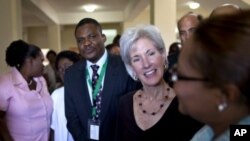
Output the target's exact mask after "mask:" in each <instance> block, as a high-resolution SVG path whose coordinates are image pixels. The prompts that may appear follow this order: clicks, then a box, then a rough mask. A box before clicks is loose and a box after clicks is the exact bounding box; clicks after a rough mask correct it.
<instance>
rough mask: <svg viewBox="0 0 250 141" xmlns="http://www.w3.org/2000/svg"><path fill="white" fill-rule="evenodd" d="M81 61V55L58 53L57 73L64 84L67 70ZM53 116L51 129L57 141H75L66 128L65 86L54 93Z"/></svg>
mask: <svg viewBox="0 0 250 141" xmlns="http://www.w3.org/2000/svg"><path fill="white" fill-rule="evenodd" d="M79 60H80V54H78V53H76V52H73V51H69V50H65V51H61V52H59V53H58V55H57V57H56V61H55V67H56V71H57V72H58V74H59V76H60V79H61V80H62V82H64V73H65V70H66V69H67V68H68V67H70V66H71V65H73V64H74V63H76V62H78V61H79ZM51 97H52V100H53V109H54V110H53V114H52V123H51V128H52V129H53V131H54V140H55V141H74V140H73V137H72V136H71V134H70V133H69V131H68V129H67V126H66V123H67V121H66V117H65V105H64V86H62V87H60V88H57V89H55V90H54V91H53V93H52V95H51Z"/></svg>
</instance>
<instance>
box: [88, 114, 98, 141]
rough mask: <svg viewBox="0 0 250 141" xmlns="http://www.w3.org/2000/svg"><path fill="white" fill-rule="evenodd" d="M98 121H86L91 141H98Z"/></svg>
mask: <svg viewBox="0 0 250 141" xmlns="http://www.w3.org/2000/svg"><path fill="white" fill-rule="evenodd" d="M99 132H100V121H99V120H97V121H94V120H92V119H89V120H88V137H89V139H92V140H99Z"/></svg>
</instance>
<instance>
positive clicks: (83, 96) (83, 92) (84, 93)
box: [76, 61, 92, 118]
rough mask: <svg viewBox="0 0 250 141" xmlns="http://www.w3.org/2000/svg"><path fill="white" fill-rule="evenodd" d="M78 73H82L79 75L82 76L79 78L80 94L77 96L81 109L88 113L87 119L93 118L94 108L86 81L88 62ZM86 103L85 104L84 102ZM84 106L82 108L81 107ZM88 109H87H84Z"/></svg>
mask: <svg viewBox="0 0 250 141" xmlns="http://www.w3.org/2000/svg"><path fill="white" fill-rule="evenodd" d="M78 71H80V72H79V73H78V74H80V76H79V77H77V83H76V85H77V87H78V89H79V92H78V94H77V97H78V100H79V101H81V102H80V103H79V108H80V109H81V110H85V111H87V113H88V114H87V117H88V118H89V117H90V116H91V108H92V104H91V101H90V97H89V90H88V86H87V80H86V61H83V62H82V63H81V64H80V65H79V67H78ZM82 101H84V102H82ZM80 105H82V106H80ZM84 107H86V108H84Z"/></svg>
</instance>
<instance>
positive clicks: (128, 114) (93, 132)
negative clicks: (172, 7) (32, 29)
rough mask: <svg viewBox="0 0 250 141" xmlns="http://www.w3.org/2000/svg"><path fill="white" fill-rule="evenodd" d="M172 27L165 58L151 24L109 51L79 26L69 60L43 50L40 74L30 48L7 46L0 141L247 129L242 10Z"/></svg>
mask: <svg viewBox="0 0 250 141" xmlns="http://www.w3.org/2000/svg"><path fill="white" fill-rule="evenodd" d="M177 25H178V31H179V37H180V42H174V43H173V44H171V46H170V50H169V52H167V50H166V46H165V44H164V42H163V39H162V36H161V32H163V31H160V30H159V29H158V28H157V26H155V25H144V26H135V27H131V28H128V29H125V31H124V32H123V33H122V34H121V35H117V37H116V38H115V39H114V41H113V43H112V46H116V49H114V50H116V51H111V48H113V47H108V46H105V41H106V36H105V34H103V32H102V26H101V24H100V23H99V22H98V21H97V20H96V19H93V18H83V19H82V20H80V21H79V22H78V23H77V25H76V27H75V33H74V37H75V39H76V44H77V47H78V51H79V53H76V52H74V51H70V50H63V51H60V52H59V53H56V52H54V51H52V50H51V51H49V53H48V54H47V55H46V58H47V59H49V60H50V65H49V66H48V67H46V69H45V66H44V65H43V61H44V59H45V56H44V55H43V54H42V51H41V49H40V48H39V47H37V46H36V45H34V44H30V43H28V42H25V41H23V40H15V41H13V42H11V43H10V45H9V46H8V47H7V50H6V56H5V60H6V63H7V65H8V66H10V68H11V70H10V72H8V73H7V74H4V75H1V76H0V141H95V140H99V141H153V140H169V139H170V140H176V141H229V140H230V126H231V125H249V124H250V108H249V105H250V103H249V102H250V88H249V85H250V46H249V43H248V42H249V41H250V10H248V9H246V10H242V9H241V8H240V7H238V6H237V5H232V4H223V5H221V6H219V7H217V8H215V9H214V10H213V11H212V12H211V14H210V15H209V17H206V18H204V17H202V16H201V15H199V14H196V13H193V12H189V13H187V14H185V15H184V16H183V17H181V18H180V19H179V20H178V22H177ZM49 70H51V71H49ZM52 71H53V72H52ZM49 73H51V74H52V75H53V79H54V80H51V79H50V77H49V75H50V74H49ZM56 76H58V77H56ZM58 78H59V80H58V81H57V82H60V85H57V86H56V85H55V83H54V82H56V80H57V79H58ZM52 81H53V82H52Z"/></svg>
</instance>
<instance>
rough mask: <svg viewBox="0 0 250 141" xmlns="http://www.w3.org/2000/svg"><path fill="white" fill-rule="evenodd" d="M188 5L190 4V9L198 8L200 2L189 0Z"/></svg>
mask: <svg viewBox="0 0 250 141" xmlns="http://www.w3.org/2000/svg"><path fill="white" fill-rule="evenodd" d="M187 5H188V6H189V8H190V9H197V8H199V7H200V4H199V3H198V2H195V1H189V2H187Z"/></svg>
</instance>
